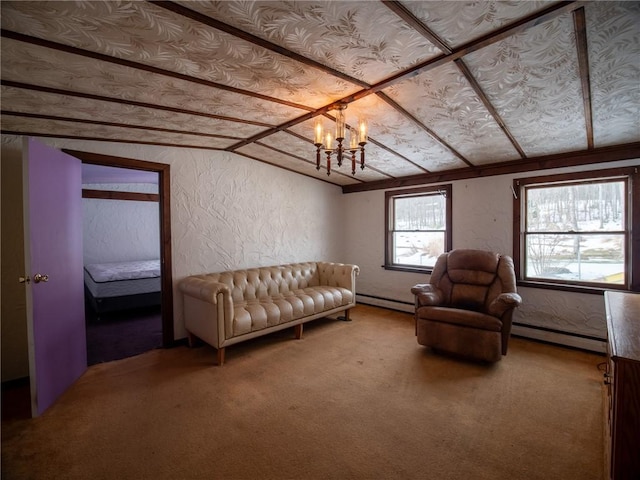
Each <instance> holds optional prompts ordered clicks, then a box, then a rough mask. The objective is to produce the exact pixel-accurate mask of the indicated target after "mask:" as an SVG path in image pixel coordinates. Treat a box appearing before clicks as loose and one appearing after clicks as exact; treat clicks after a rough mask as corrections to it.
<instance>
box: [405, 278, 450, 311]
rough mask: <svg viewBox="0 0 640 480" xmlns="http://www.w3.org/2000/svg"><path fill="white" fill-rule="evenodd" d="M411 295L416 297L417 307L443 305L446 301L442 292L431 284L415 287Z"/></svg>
mask: <svg viewBox="0 0 640 480" xmlns="http://www.w3.org/2000/svg"><path fill="white" fill-rule="evenodd" d="M411 293H413V294H414V295H415V296H416V307H424V306H429V305H442V303H443V300H444V298H443V295H442V290H440V289H439V288H436V287H434V286H433V285H431V284H429V283H421V284H418V285H414V286H413V287H412V288H411Z"/></svg>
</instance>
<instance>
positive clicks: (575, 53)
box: [0, 0, 640, 190]
mask: <svg viewBox="0 0 640 480" xmlns="http://www.w3.org/2000/svg"><path fill="white" fill-rule="evenodd" d="M0 9H1V15H0V19H1V22H2V32H1V36H2V42H1V48H2V52H1V53H2V55H1V62H2V63H1V69H0V74H1V77H2V89H1V90H0V93H1V95H2V99H1V100H2V110H3V118H2V121H3V122H2V131H3V133H4V134H5V135H11V134H12V133H13V132H20V133H22V134H24V135H34V136H37V135H47V136H51V137H60V138H65V137H70V138H91V139H96V138H98V139H99V138H102V139H105V140H107V141H110V142H123V143H130V142H139V141H143V142H146V143H150V144H156V145H162V146H165V145H172V146H178V147H179V146H195V147H197V148H209V149H214V150H219V149H224V150H226V151H228V152H236V153H239V154H242V155H245V156H247V157H248V158H252V159H255V160H258V161H262V162H266V163H270V164H272V165H276V166H279V167H282V168H285V169H287V170H291V171H293V172H298V173H300V174H303V175H307V176H311V177H313V178H318V179H320V180H323V181H326V182H330V183H334V184H336V185H343V186H348V187H352V190H353V189H354V188H355V187H362V188H361V189H366V188H368V187H369V185H367V183H368V182H375V183H374V184H373V185H370V187H371V188H386V187H397V186H398V185H401V184H416V183H419V182H418V181H423V180H425V178H428V179H431V180H433V178H436V177H435V176H432V175H431V174H434V175H437V178H447V177H445V176H443V175H444V174H446V173H451V175H454V176H460V175H477V174H482V172H483V171H485V170H486V171H489V170H491V171H495V170H494V169H493V167H494V166H495V167H500V168H501V167H502V166H503V165H504V167H505V168H507V169H513V168H516V167H517V165H519V162H518V161H519V160H524V159H525V157H526V160H527V161H529V160H536V158H537V159H538V160H548V158H547V157H546V156H548V155H549V156H551V157H552V159H553V160H552V161H555V160H556V159H558V161H562V160H564V155H560V154H567V153H568V152H571V153H569V155H571V156H572V158H579V159H582V158H585V156H586V157H589V159H590V160H589V161H593V159H597V158H600V153H601V152H602V151H604V152H607V158H610V159H611V160H612V161H613V160H615V159H624V158H637V157H640V132H639V128H638V125H639V124H640V118H639V117H640V3H639V2H619V1H608V2H581V1H578V2H571V1H569V2H556V1H551V2H541V1H527V2H523V1H511V0H508V1H499V0H487V1H482V2H478V1H472V0H469V1H451V2H450V1H418V0H412V1H392V0H389V1H376V0H371V1H339V0H335V1H325V0H308V1H296V0H286V1H285V0H274V1H244V0H243V1H239V0H238V1H222V2H193V1H180V2H171V1H162V2H141V1H136V2H131V1H120V0H109V1H107V0H95V1H83V0H79V1H55V2H49V1H28V2H25V1H2V2H0ZM340 103H344V104H347V105H348V108H347V110H346V111H345V113H346V122H347V123H348V124H349V125H351V126H355V125H356V124H357V122H358V119H359V118H364V119H366V120H367V121H368V125H369V141H368V143H367V145H366V147H365V148H366V158H367V162H366V163H367V166H366V168H365V169H364V170H358V172H357V173H356V176H355V177H352V176H351V173H350V168H349V166H348V165H347V166H343V167H342V168H341V169H339V170H338V169H335V170H334V171H333V173H332V174H331V175H330V176H327V175H326V170H325V167H324V165H325V160H324V155H323V161H322V165H323V167H322V169H321V170H320V172H318V171H316V170H315V147H314V146H313V144H312V143H311V140H312V139H313V124H314V120H315V118H316V117H318V116H321V117H323V118H324V123H325V128H326V129H333V128H334V121H333V118H334V117H335V115H336V111H335V109H336V106H337V105H338V104H340ZM305 139H306V140H305ZM601 147H604V148H602V149H601ZM611 150H615V151H616V152H617V153H616V154H615V155H614V156H611V155H609V152H610V151H611ZM574 153H575V155H574ZM634 155H637V156H634ZM334 158H335V156H334ZM347 163H349V162H347ZM528 164H529V165H543V164H546V163H545V161H539V162H528ZM501 171H503V170H502V169H501ZM345 172H346V174H345ZM448 178H451V176H449V177H448ZM347 190H348V189H347Z"/></svg>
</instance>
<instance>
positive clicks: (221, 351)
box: [216, 348, 224, 367]
mask: <svg viewBox="0 0 640 480" xmlns="http://www.w3.org/2000/svg"><path fill="white" fill-rule="evenodd" d="M216 356H217V359H216V361H217V362H218V366H220V367H221V366H222V365H223V364H224V348H218V349H217V350H216Z"/></svg>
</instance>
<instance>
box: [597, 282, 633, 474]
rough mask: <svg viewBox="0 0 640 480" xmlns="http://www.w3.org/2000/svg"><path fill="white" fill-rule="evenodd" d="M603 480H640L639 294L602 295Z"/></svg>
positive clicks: (618, 293)
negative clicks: (604, 353)
mask: <svg viewBox="0 0 640 480" xmlns="http://www.w3.org/2000/svg"><path fill="white" fill-rule="evenodd" d="M604 298H605V308H606V314H607V333H608V342H607V371H606V373H605V374H604V375H605V379H604V383H605V397H604V398H605V405H604V407H605V435H604V439H605V459H606V464H605V478H607V479H613V480H638V479H640V294H634V293H624V292H611V291H607V292H605V294H604Z"/></svg>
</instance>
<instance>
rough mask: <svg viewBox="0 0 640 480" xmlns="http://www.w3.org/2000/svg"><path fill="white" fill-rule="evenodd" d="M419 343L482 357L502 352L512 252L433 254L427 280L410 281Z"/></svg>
mask: <svg viewBox="0 0 640 480" xmlns="http://www.w3.org/2000/svg"><path fill="white" fill-rule="evenodd" d="M411 292H412V293H414V294H415V296H416V311H415V319H416V335H417V337H418V343H419V344H420V345H425V346H428V347H431V348H432V349H433V350H434V351H436V352H438V351H443V352H448V353H452V354H455V355H460V356H463V357H468V358H472V359H475V360H480V361H485V362H497V361H498V360H500V359H501V358H502V355H506V354H507V346H508V342H509V336H510V335H511V319H512V316H513V311H514V310H515V308H516V307H518V306H519V305H520V304H521V303H522V299H521V298H520V295H518V294H517V293H516V277H515V272H514V268H513V260H512V259H511V257H508V256H505V255H500V254H498V253H494V252H487V251H484V250H470V249H458V250H452V251H450V252H448V253H443V254H442V255H440V257H438V260H437V261H436V265H435V267H434V269H433V273H432V274H431V279H430V280H429V283H428V284H421V285H415V286H414V287H413V288H412V289H411Z"/></svg>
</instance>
